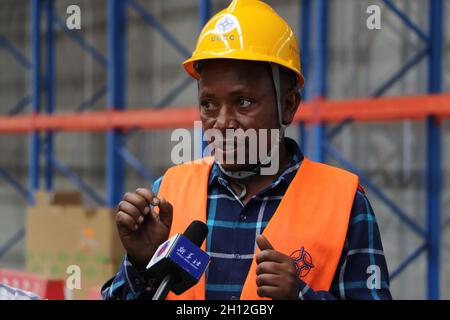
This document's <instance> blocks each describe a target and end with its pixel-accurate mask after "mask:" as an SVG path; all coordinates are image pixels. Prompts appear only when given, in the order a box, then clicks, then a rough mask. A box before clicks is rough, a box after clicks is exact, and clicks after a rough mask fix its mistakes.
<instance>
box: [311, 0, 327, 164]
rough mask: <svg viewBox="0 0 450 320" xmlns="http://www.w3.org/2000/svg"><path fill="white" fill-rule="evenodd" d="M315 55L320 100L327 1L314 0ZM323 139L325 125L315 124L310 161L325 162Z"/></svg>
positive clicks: (324, 78)
mask: <svg viewBox="0 0 450 320" xmlns="http://www.w3.org/2000/svg"><path fill="white" fill-rule="evenodd" d="M314 4H315V5H316V7H315V10H316V20H315V22H316V23H315V25H316V50H315V51H316V54H315V59H316V61H315V63H314V66H315V77H314V90H313V92H314V97H313V99H318V100H322V99H325V97H326V95H327V19H328V1H327V0H316V1H315V2H314ZM324 138H325V125H324V124H323V123H319V122H318V123H315V124H314V125H313V128H312V147H313V150H312V157H311V158H312V159H313V160H315V161H318V162H325V153H324V148H323V141H324Z"/></svg>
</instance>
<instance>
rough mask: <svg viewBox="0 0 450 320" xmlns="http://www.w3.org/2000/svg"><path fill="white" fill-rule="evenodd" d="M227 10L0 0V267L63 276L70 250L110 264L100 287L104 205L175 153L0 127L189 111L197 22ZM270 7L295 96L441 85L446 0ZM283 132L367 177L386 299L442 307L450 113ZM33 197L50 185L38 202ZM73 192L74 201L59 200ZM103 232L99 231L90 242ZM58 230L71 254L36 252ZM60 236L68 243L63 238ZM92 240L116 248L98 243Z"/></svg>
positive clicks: (133, 140)
mask: <svg viewBox="0 0 450 320" xmlns="http://www.w3.org/2000/svg"><path fill="white" fill-rule="evenodd" d="M229 2H230V1H225V0H223V1H222V0H211V1H208V0H183V1H180V0H151V1H145V0H128V1H113V0H109V1H108V0H96V1H88V0H84V1H81V0H68V1H65V0H57V1H51V0H41V1H39V0H0V268H4V269H7V270H19V271H26V272H27V273H28V272H32V273H38V274H39V273H40V274H42V273H44V274H46V275H47V276H48V277H51V276H54V277H59V278H61V277H64V276H65V275H66V270H65V267H64V266H66V265H68V264H70V263H68V261H69V262H70V261H71V255H72V253H73V255H74V256H75V258H73V259H74V261H75V264H77V263H86V260H88V259H92V266H96V265H98V264H101V263H104V262H105V261H106V260H108V261H109V263H111V265H112V266H110V267H109V269H102V271H99V270H97V269H95V267H92V268H91V269H92V270H91V271H90V273H91V275H92V279H93V280H92V284H90V286H92V287H93V288H95V287H96V286H98V285H99V282H101V281H104V280H106V279H107V278H108V277H110V276H112V274H113V270H115V269H117V263H118V262H117V261H116V260H117V257H120V256H121V254H122V253H121V252H120V250H119V249H117V241H116V240H110V239H112V238H113V237H114V226H113V224H110V222H111V221H110V219H109V217H110V216H111V215H110V214H109V213H108V212H110V211H108V210H107V209H105V210H104V211H105V212H106V213H105V212H103V211H101V212H100V209H99V207H102V208H108V207H110V208H111V207H114V206H115V205H116V204H117V202H118V199H120V195H121V194H122V193H123V192H124V191H126V190H134V189H135V188H136V187H139V186H144V187H150V186H151V184H152V181H153V180H154V179H156V178H158V177H159V176H161V175H162V174H163V173H164V171H165V170H166V169H167V168H168V167H169V166H171V161H170V152H171V148H172V147H173V143H172V142H171V141H170V134H171V131H172V130H171V128H167V127H166V128H162V129H157V128H155V129H148V128H147V129H146V130H138V129H136V130H134V129H132V130H128V131H127V132H126V133H123V132H119V131H116V132H115V133H113V132H109V133H106V132H102V131H95V132H91V131H81V130H79V131H73V132H69V131H61V132H58V131H55V132H53V133H52V134H48V133H46V132H41V133H30V132H25V131H24V132H12V131H13V130H9V131H8V130H6V129H5V130H2V128H1V123H3V124H4V123H5V121H8V119H10V120H12V119H13V118H16V117H21V116H26V115H29V114H31V113H33V112H34V113H37V112H41V113H52V112H54V113H55V114H59V113H68V112H80V113H85V114H88V113H92V112H94V111H102V110H106V109H107V108H108V107H109V106H115V107H117V108H119V109H120V108H126V109H152V108H153V109H161V110H164V109H175V108H179V109H181V108H185V109H186V108H191V109H192V108H193V107H195V106H196V105H197V87H196V83H195V81H193V80H192V79H190V78H188V76H187V75H186V74H185V71H184V70H183V68H182V66H181V62H182V61H183V60H184V59H185V58H186V57H187V56H188V55H189V54H190V53H191V52H192V50H193V48H194V46H195V41H196V38H197V35H198V33H199V31H200V30H201V26H202V25H203V24H204V23H205V22H206V21H207V19H208V17H210V16H211V15H212V14H215V13H217V12H218V11H219V10H221V9H223V8H225V7H226V6H227V5H228V4H229ZM266 2H267V3H268V4H270V5H271V6H272V7H273V8H274V9H275V10H276V11H277V12H278V13H279V14H280V15H281V16H282V17H284V18H285V20H286V21H287V22H288V23H289V24H290V25H291V26H292V28H293V30H294V32H295V33H296V35H297V36H298V40H299V43H300V48H301V54H302V58H303V68H304V72H305V78H306V87H305V88H304V91H303V97H304V100H305V101H307V100H311V99H314V98H315V97H323V98H326V99H327V100H331V101H334V100H344V99H345V100H352V99H377V100H379V101H383V99H385V98H388V97H390V96H423V95H428V94H430V93H435V94H439V93H440V92H442V93H443V94H444V93H447V94H448V92H449V91H450V23H448V21H449V20H450V19H449V18H450V1H449V0H367V1H366V0H334V1H326V0H284V1H266ZM70 5H76V6H78V7H79V8H80V17H81V29H79V30H78V29H73V30H69V29H68V27H67V24H66V22H67V19H68V18H69V17H70V16H71V13H67V8H68V7H69V6H70ZM370 5H376V6H379V8H380V9H381V11H380V13H381V15H380V17H381V20H380V21H381V28H380V29H375V30H370V29H369V28H368V27H367V25H366V22H367V19H368V18H369V17H370V13H367V8H368V7H369V6H370ZM440 35H441V37H440ZM443 94H442V96H444V95H443ZM444 97H445V96H444ZM447 97H448V96H447ZM430 101H431V100H430ZM449 104H450V101H449ZM375 107H376V105H375ZM403 107H405V106H404V105H403ZM406 107H407V106H406ZM447 115H448V113H447ZM7 116H10V117H11V118H6V117H7ZM16 119H18V118H16ZM2 120H3V122H1V121H2ZM288 134H289V136H291V137H293V138H294V139H296V140H297V141H299V142H300V143H301V145H302V146H303V148H304V149H305V151H306V153H307V155H311V156H314V157H315V158H316V159H320V160H322V161H325V162H327V163H331V164H334V165H337V166H340V167H343V168H347V169H350V170H352V171H354V172H357V173H358V174H360V175H363V176H364V179H363V184H364V185H365V187H366V189H367V194H368V197H369V199H370V200H371V203H372V205H373V207H374V210H375V214H376V216H377V219H378V223H379V227H380V230H381V234H382V239H383V245H384V249H385V255H386V259H387V262H388V267H389V270H390V272H391V277H392V279H391V291H392V294H393V297H394V298H396V299H427V298H440V299H450V266H449V265H450V264H449V262H450V183H449V182H450V171H449V170H450V161H449V160H448V159H450V123H449V121H448V117H447V118H439V119H437V118H435V119H432V118H425V117H422V118H419V119H414V120H409V119H408V116H405V117H403V119H395V121H386V120H383V121H377V120H376V119H373V120H371V121H365V122H359V121H346V122H345V123H339V122H337V123H332V124H330V123H327V124H326V125H317V124H316V125H313V124H310V123H301V124H295V125H292V126H291V128H290V129H289V132H288ZM320 135H322V137H321V138H320V139H317V137H318V136H319V137H320ZM327 135H328V136H329V137H328V138H327ZM125 146H126V148H125ZM334 151H338V152H339V154H337V153H335V152H334ZM439 184H440V185H439ZM427 186H428V187H427ZM38 189H42V190H48V191H49V192H47V193H44V192H42V193H41V194H39V195H38V196H36V193H35V190H38ZM74 190H78V191H79V193H80V194H82V198H83V199H82V200H81V199H79V197H78V195H77V193H74V192H71V193H68V192H67V191H74ZM64 192H66V193H64ZM48 207H53V208H52V209H51V210H55V213H54V216H52V215H50V216H49V214H48V211H49V209H48ZM45 208H47V209H45ZM57 208H59V209H57ZM61 208H65V209H64V210H66V211H67V210H69V209H70V210H75V211H76V210H79V212H78V213H77V214H79V215H80V216H83V218H80V219H81V220H82V221H81V222H80V221H78V222H74V221H67V219H63V218H62V217H61V215H62V214H67V213H63V212H62V211H61V210H63V209H61ZM67 208H69V209H67ZM77 208H78V209H77ZM33 210H35V211H33ZM39 210H40V211H39ZM51 210H50V211H51ZM58 210H60V211H58ZM64 210H63V211H64ZM89 210H91V211H89ZM36 211H38V212H36ZM56 211H58V212H59V213H58V212H56ZM92 212H94V214H93V213H92ZM41 213H42V215H41ZM36 215H37V216H36ZM92 216H101V217H100V218H98V219H99V220H98V221H97V220H96V221H93V220H95V219H97V218H92ZM44 217H46V218H45V219H47V220H45V221H46V223H42V219H44ZM105 217H107V218H105ZM83 219H84V220H83ZM102 219H106V220H107V221H106V220H105V221H103V220H102ZM105 225H107V226H108V228H110V232H109V233H108V232H106V233H105V234H100V233H102V232H104V230H103V229H104V228H106V227H103V229H102V227H101V226H105ZM25 226H26V228H25ZM58 226H59V227H62V226H67V228H70V226H73V228H78V229H76V230H77V231H76V232H74V233H73V235H72V236H73V239H75V240H74V241H75V242H76V244H75V245H73V248H71V250H73V252H72V251H71V252H65V251H64V250H61V247H59V248H54V250H53V251H51V250H50V251H48V252H46V251H45V250H44V251H42V248H45V247H48V246H49V245H50V244H51V243H53V244H54V243H55V242H59V241H58V240H55V239H58V238H57V237H56V236H55V237H56V238H55V237H53V232H56V231H55V229H56V227H58ZM52 228H53V229H52ZM65 230H66V229H65ZM29 232H30V233H29ZM64 233H66V236H67V238H66V240H67V239H68V238H69V236H68V235H69V234H72V233H71V232H70V231H69V230H68V229H67V230H66V231H65V232H63V234H62V235H61V237H63V238H64V236H65V235H64ZM39 235H41V236H39ZM27 237H28V238H27ZM44 237H47V238H48V239H47V240H45V241H44V240H43V239H42V238H44ZM102 237H103V238H102ZM100 238H101V239H107V240H104V241H107V242H108V243H109V242H111V245H109V244H108V245H106V244H100V245H99V244H98V243H99V241H100V242H101V241H103V240H99V239H100ZM80 239H81V240H80ZM61 246H62V247H63V248H64V247H68V246H69V245H66V244H64V245H61ZM100 247H101V248H100ZM89 248H91V249H89ZM92 248H95V249H92ZM39 250H40V251H39ZM89 250H91V251H92V250H93V251H92V252H90V251H89ZM91 253H92V254H91ZM52 260H58V261H59V263H60V265H59V267H56V266H55V264H53V265H52V264H51V263H50V262H51V261H52ZM405 260H406V261H405ZM44 265H45V267H43V266H44ZM94 278H95V279H94ZM86 297H87V295H84V296H82V298H86ZM66 298H67V295H66Z"/></svg>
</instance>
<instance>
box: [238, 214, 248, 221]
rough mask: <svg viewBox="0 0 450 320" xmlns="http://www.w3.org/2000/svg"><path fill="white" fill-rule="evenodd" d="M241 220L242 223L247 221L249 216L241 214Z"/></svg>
mask: <svg viewBox="0 0 450 320" xmlns="http://www.w3.org/2000/svg"><path fill="white" fill-rule="evenodd" d="M239 218H240V219H241V221H245V220H247V216H246V215H245V214H241V216H240V217H239Z"/></svg>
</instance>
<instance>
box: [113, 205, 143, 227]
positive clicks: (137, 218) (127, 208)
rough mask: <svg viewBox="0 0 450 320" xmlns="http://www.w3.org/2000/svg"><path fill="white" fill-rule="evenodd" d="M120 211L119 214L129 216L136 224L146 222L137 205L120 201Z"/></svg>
mask: <svg viewBox="0 0 450 320" xmlns="http://www.w3.org/2000/svg"><path fill="white" fill-rule="evenodd" d="M118 210H119V212H118V213H120V212H122V213H124V214H127V215H129V216H130V217H131V218H132V219H133V220H134V222H135V223H136V224H140V223H142V221H144V217H143V215H142V212H141V210H139V209H138V208H137V207H136V206H135V205H133V204H131V203H130V202H128V201H120V202H119V206H118Z"/></svg>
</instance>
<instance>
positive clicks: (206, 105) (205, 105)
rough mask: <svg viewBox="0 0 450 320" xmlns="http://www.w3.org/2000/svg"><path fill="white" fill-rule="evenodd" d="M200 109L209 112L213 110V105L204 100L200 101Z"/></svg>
mask: <svg viewBox="0 0 450 320" xmlns="http://www.w3.org/2000/svg"><path fill="white" fill-rule="evenodd" d="M200 107H201V108H202V109H203V110H211V109H213V108H214V105H213V104H212V102H211V101H207V100H205V101H201V102H200Z"/></svg>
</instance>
